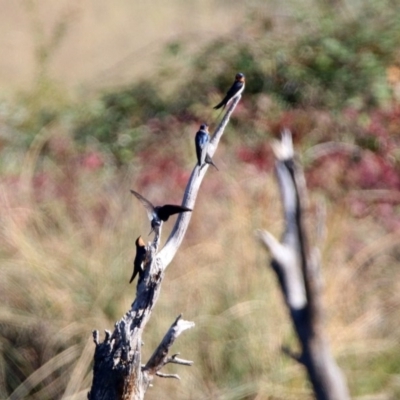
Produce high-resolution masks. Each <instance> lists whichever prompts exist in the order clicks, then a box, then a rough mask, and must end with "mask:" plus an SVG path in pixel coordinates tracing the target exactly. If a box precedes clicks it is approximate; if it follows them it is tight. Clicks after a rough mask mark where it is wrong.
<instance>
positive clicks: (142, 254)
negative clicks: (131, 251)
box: [129, 236, 147, 283]
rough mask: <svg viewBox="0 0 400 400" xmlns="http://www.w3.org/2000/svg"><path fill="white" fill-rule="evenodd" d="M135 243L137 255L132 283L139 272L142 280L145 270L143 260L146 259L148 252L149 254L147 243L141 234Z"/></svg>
mask: <svg viewBox="0 0 400 400" xmlns="http://www.w3.org/2000/svg"><path fill="white" fill-rule="evenodd" d="M135 245H136V256H135V260H134V261H133V273H132V277H131V280H130V281H129V283H132V281H133V280H134V279H135V278H136V275H137V274H139V281H140V278H141V276H142V272H143V262H144V260H145V259H146V254H147V251H146V244H145V243H144V241H143V239H142V237H141V236H139V237H138V238H137V239H136V242H135Z"/></svg>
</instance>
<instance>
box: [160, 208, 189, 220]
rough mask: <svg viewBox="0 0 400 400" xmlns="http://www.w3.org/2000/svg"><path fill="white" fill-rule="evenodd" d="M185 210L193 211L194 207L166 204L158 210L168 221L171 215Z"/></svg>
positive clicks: (161, 217) (162, 218)
mask: <svg viewBox="0 0 400 400" xmlns="http://www.w3.org/2000/svg"><path fill="white" fill-rule="evenodd" d="M185 211H192V209H191V208H187V207H182V206H175V205H173V204H166V205H165V206H162V207H160V208H159V209H158V210H157V214H158V217H159V218H160V219H161V220H162V221H167V220H168V218H169V217H170V216H171V215H173V214H178V213H181V212H185Z"/></svg>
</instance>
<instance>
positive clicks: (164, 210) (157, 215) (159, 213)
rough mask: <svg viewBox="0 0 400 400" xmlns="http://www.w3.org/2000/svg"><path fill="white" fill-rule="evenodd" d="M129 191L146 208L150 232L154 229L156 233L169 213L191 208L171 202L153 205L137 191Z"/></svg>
mask: <svg viewBox="0 0 400 400" xmlns="http://www.w3.org/2000/svg"><path fill="white" fill-rule="evenodd" d="M131 193H132V194H133V195H134V196H136V198H137V199H138V200H140V202H141V203H142V204H143V206H144V207H145V208H146V211H147V216H148V217H149V220H150V222H151V231H150V233H151V232H153V231H155V232H156V233H158V231H159V229H160V226H161V222H162V221H168V218H169V217H170V216H171V215H174V214H178V213H182V212H186V211H192V209H191V208H187V207H182V206H176V205H173V204H165V205H164V206H155V207H154V206H153V204H151V203H150V201H148V200H147V199H145V198H144V197H143V196H142V195H140V194H139V193H138V192H135V191H134V190H131Z"/></svg>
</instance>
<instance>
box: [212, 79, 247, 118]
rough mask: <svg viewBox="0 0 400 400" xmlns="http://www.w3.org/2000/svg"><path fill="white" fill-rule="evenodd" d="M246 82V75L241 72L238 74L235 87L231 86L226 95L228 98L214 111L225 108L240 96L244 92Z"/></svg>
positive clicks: (234, 83)
mask: <svg viewBox="0 0 400 400" xmlns="http://www.w3.org/2000/svg"><path fill="white" fill-rule="evenodd" d="M244 82H245V77H244V74H242V73H241V72H239V73H238V74H236V77H235V82H233V85H232V86H231V88H230V89H229V90H228V92H227V93H226V96H225V97H224V98H223V99H222V101H221V102H220V103H218V104H217V105H216V106H215V107H214V109H215V110H218V109H219V108H221V107H224V108H225V107H226V105H227V104H228V103H229V101H230V100H232V99H233V98H235V97H237V96H239V95H240V94H241V93H242V92H243V90H244V85H245V84H244Z"/></svg>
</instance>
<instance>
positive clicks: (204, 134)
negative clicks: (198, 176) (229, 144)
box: [194, 124, 218, 171]
mask: <svg viewBox="0 0 400 400" xmlns="http://www.w3.org/2000/svg"><path fill="white" fill-rule="evenodd" d="M194 142H195V144H196V155H197V163H198V165H199V167H200V171H201V169H202V168H203V166H204V165H205V164H211V165H212V166H213V167H214V168H215V169H216V170H218V168H217V166H216V165H215V164H214V161H213V160H212V158H211V157H210V155H209V154H208V153H207V148H208V144H209V143H210V135H209V134H208V125H207V124H201V125H200V129H199V130H198V131H197V133H196V137H195V139H194Z"/></svg>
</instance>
